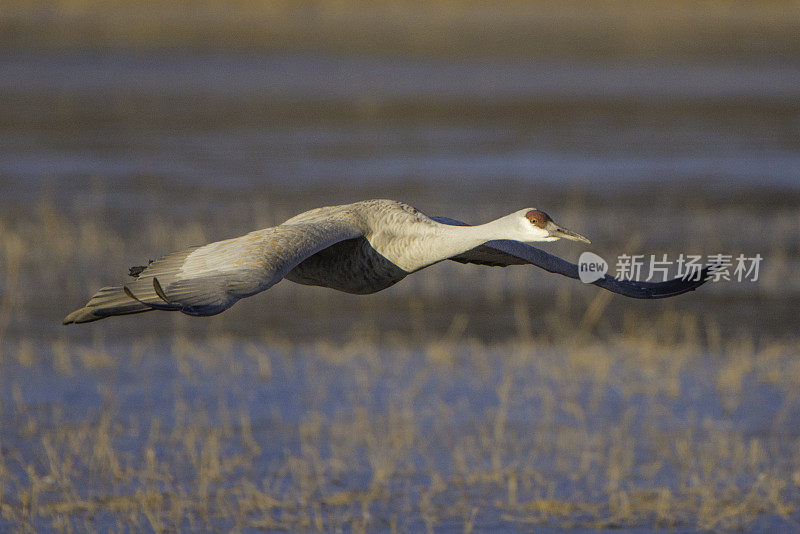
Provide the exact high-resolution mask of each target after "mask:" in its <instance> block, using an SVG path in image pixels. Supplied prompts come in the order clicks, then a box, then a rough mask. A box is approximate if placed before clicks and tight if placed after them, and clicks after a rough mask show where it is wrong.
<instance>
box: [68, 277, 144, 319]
mask: <svg viewBox="0 0 800 534" xmlns="http://www.w3.org/2000/svg"><path fill="white" fill-rule="evenodd" d="M152 309H155V308H154V307H153V306H148V305H147V304H144V303H143V302H141V301H140V300H136V299H134V298H131V297H130V296H128V294H127V292H126V291H125V288H123V287H121V286H115V287H104V288H103V289H101V290H100V291H98V292H97V293H95V294H94V296H93V297H92V298H91V299H90V300H89V302H87V303H86V305H85V306H84V307H83V308H81V309H79V310H75V311H74V312H72V313H70V314H69V315H67V316H66V317H65V318H64V324H72V323H75V324H78V323H89V322H92V321H99V320H100V319H105V318H106V317H111V316H112V315H129V314H131V313H142V312H146V311H150V310H152Z"/></svg>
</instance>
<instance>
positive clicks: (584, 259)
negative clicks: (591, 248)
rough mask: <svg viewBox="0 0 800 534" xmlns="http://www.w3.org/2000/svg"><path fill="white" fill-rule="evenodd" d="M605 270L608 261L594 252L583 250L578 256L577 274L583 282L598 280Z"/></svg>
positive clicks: (604, 273) (589, 282) (606, 269)
mask: <svg viewBox="0 0 800 534" xmlns="http://www.w3.org/2000/svg"><path fill="white" fill-rule="evenodd" d="M607 272H608V263H607V262H606V260H604V259H603V258H601V257H600V256H598V255H597V254H595V253H594V252H583V253H582V254H581V257H580V258H578V276H579V277H580V279H581V282H583V283H584V284H591V283H592V282H596V281H598V280H600V279H601V278H603V277H604V276H605V275H606V273H607Z"/></svg>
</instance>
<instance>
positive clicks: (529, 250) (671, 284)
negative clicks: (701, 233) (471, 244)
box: [431, 217, 713, 299]
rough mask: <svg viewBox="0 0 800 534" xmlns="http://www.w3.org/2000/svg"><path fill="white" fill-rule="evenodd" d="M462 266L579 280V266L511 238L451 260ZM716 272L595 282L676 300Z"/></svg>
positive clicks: (446, 221)
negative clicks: (517, 268)
mask: <svg viewBox="0 0 800 534" xmlns="http://www.w3.org/2000/svg"><path fill="white" fill-rule="evenodd" d="M431 218H432V219H433V220H435V221H438V222H440V223H443V224H450V225H453V226H469V225H468V224H466V223H464V222H461V221H458V220H456V219H450V218H448V217H431ZM450 259H451V260H453V261H457V262H459V263H475V264H478V265H491V266H496V267H506V266H508V265H525V264H528V263H529V264H531V265H535V266H537V267H540V268H542V269H544V270H545V271H549V272H551V273H556V274H560V275H563V276H568V277H569V278H575V279H579V278H580V277H579V275H578V266H577V265H575V264H574V263H571V262H568V261H567V260H564V259H561V258H559V257H558V256H554V255H552V254H548V253H547V252H545V251H543V250H540V249H538V248H536V247H532V246H530V245H526V244H525V243H520V242H519V241H513V240H508V239H498V240H495V241H488V242H486V243H484V244H483V245H480V246H478V247H475V248H473V249H472V250H468V251H466V252H464V253H462V254H458V255H456V256H453V257H452V258H450ZM711 272H713V266H711V267H706V268H704V269H703V270H702V271H701V272H700V275H699V276H696V278H697V279H696V280H688V279H685V278H673V279H672V280H668V281H666V282H640V281H638V280H619V279H617V278H614V277H613V276H610V275H605V277H603V278H601V279H600V280H597V281H596V282H592V283H593V284H594V285H596V286H599V287H602V288H603V289H606V290H608V291H611V292H612V293H619V294H620V295H624V296H626V297H631V298H636V299H662V298H666V297H674V296H677V295H680V294H682V293H686V292H688V291H693V290H695V289H697V288H698V287H700V286H701V285H703V284H704V283H705V282H706V281H707V280H708V277H709V274H710V273H711Z"/></svg>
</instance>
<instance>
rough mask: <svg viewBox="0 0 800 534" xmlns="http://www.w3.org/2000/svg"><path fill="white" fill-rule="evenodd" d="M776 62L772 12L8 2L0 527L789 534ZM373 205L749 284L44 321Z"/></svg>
mask: <svg viewBox="0 0 800 534" xmlns="http://www.w3.org/2000/svg"><path fill="white" fill-rule="evenodd" d="M798 34H800V4H798V3H797V2H783V1H780V2H779V1H775V2H770V1H765V2H758V3H752V2H739V1H702V2H683V1H679V2H626V1H621V0H612V1H605V2H571V1H568V2H555V1H552V2H551V1H533V2H522V1H519V2H508V1H501V2H478V1H471V0H467V1H436V2H404V1H393V0H389V1H376V2H362V1H359V2H352V3H348V2H340V1H337V0H319V1H304V2H277V1H275V2H272V1H270V2H254V1H245V0H242V1H233V0H229V1H217V2H210V1H209V2H201V1H171V0H164V1H155V2H152V1H148V2H139V1H121V0H120V1H116V0H112V1H104V2H100V1H94V0H63V1H59V0H52V1H45V2H41V1H39V2H37V1H20V0H6V1H5V2H4V3H3V6H2V8H0V429H2V430H0V526H2V527H14V528H16V527H22V528H33V529H40V528H46V527H49V528H54V529H57V530H58V529H63V530H69V529H76V528H77V529H102V530H107V529H123V528H132V529H134V530H138V529H141V528H145V529H150V530H154V531H160V530H164V529H175V528H184V529H191V530H198V529H200V530H202V529H226V530H227V529H233V530H248V529H288V530H295V529H305V530H315V529H316V530H325V531H326V530H332V529H336V528H346V529H349V530H369V531H373V530H385V531H397V530H400V531H418V530H422V529H428V530H429V531H431V530H445V531H462V530H463V531H473V530H476V531H481V530H493V531H497V530H503V529H506V530H513V531H518V530H519V529H522V530H529V529H533V528H536V529H537V530H540V529H542V528H544V529H552V530H559V529H562V528H590V529H595V528H620V527H625V528H646V529H647V528H665V529H670V528H671V529H678V530H681V529H683V530H687V531H692V530H696V529H720V530H725V529H731V528H748V529H758V528H771V529H774V528H782V529H785V528H791V529H800V523H798V520H799V519H800V513H799V512H798V509H800V486H799V485H800V433H798V431H797V428H798V424H800V394H798V391H800V388H798V387H797V385H798V381H800V363H798V361H796V360H797V357H798V356H800V354H798V353H799V352H800V351H799V350H798V349H799V348H800V337H798V332H799V330H798V324H800V323H799V320H800V316H799V315H798V311H797V310H798V309H800V308H798V305H800V269H799V268H798V259H799V257H800V210H799V209H798V208H800V40H798V39H797V35H798ZM368 198H393V199H397V200H402V201H405V202H407V203H409V204H412V205H413V206H415V207H417V208H418V209H420V210H421V211H423V212H425V213H427V214H429V215H445V216H449V217H453V218H457V219H461V220H464V221H467V222H470V223H480V222H485V221H487V220H490V219H494V218H496V217H499V216H501V215H504V214H507V213H509V212H511V211H513V210H516V209H520V208H523V207H527V206H535V207H537V208H539V209H542V210H544V211H547V212H548V213H549V214H550V215H551V216H552V217H553V218H554V219H555V220H556V221H557V222H559V223H560V224H563V225H564V226H566V227H567V228H571V229H574V230H576V231H578V232H580V233H582V234H584V235H587V236H588V237H589V238H591V239H592V241H593V244H592V246H591V247H590V249H591V250H592V251H595V252H597V253H598V254H600V255H601V256H603V257H604V258H606V259H607V260H608V261H609V263H611V266H612V269H613V267H614V263H615V260H616V258H617V256H618V255H619V254H622V253H625V254H645V255H648V256H649V255H650V254H656V255H659V256H660V255H662V254H667V255H668V257H669V258H670V259H675V258H677V256H678V255H679V254H680V253H684V254H699V255H703V256H706V257H707V256H708V255H711V254H720V253H722V254H732V255H734V257H735V256H736V255H738V254H744V255H745V256H747V257H753V256H755V255H756V254H760V255H761V256H762V257H763V258H764V261H763V262H762V264H761V268H760V272H759V277H758V280H757V281H756V282H736V281H729V282H720V283H715V284H707V285H705V286H703V287H702V288H700V289H699V290H698V291H696V292H694V293H692V294H687V295H683V296H680V297H677V298H674V299H668V300H663V301H654V302H640V301H632V300H630V299H625V298H623V297H620V296H616V295H611V294H607V293H605V292H600V291H599V290H598V289H597V288H595V287H592V286H584V285H583V284H580V283H578V282H576V281H573V280H569V279H566V278H562V277H557V276H555V275H551V274H548V273H545V272H544V271H540V270H538V269H536V268H533V267H510V268H507V269H500V268H486V267H479V266H462V265H457V264H452V265H449V264H440V265H437V266H434V267H433V268H430V269H427V270H425V271H423V272H420V273H417V274H415V275H414V276H411V277H409V278H408V279H406V280H404V281H403V282H402V283H400V284H398V285H397V286H395V287H392V288H390V289H389V290H386V291H384V292H381V293H378V294H376V295H371V296H366V297H357V296H352V295H345V294H339V293H335V292H332V291H330V290H327V289H321V288H310V287H305V286H297V285H294V284H291V283H289V282H283V283H281V284H279V285H278V286H276V287H274V288H272V289H270V290H269V291H268V292H267V293H264V294H262V295H258V296H256V297H254V298H251V299H247V300H245V301H243V302H241V303H239V304H237V305H236V306H235V307H234V308H233V309H231V310H230V311H228V312H226V313H224V314H222V315H220V316H217V317H213V318H208V319H196V318H189V317H185V316H182V315H178V314H165V313H164V314H162V313H160V312H154V313H149V314H143V315H138V316H132V317H127V318H113V319H110V320H105V321H101V322H97V323H93V324H90V325H80V326H77V327H69V328H67V327H63V326H61V324H60V323H61V319H62V318H63V316H64V315H66V314H67V313H68V312H70V311H72V310H73V309H75V308H77V307H79V306H81V305H82V304H83V303H84V302H85V301H86V300H87V299H88V297H89V296H90V295H91V294H92V293H93V292H94V291H95V290H96V289H97V288H99V287H101V286H104V285H115V284H118V283H119V282H120V281H121V280H122V279H123V278H124V276H125V273H127V269H128V267H130V266H131V265H139V264H142V263H145V262H146V261H147V260H148V259H153V258H156V257H159V256H161V255H163V254H165V253H168V252H170V251H172V250H174V249H177V248H180V247H183V246H185V245H188V244H202V243H206V242H209V241H213V240H218V239H223V238H227V237H232V236H237V235H241V234H243V233H246V232H248V231H250V230H252V229H256V228H262V227H266V226H271V225H274V224H278V223H280V222H281V221H283V220H285V219H287V218H289V217H291V216H293V215H295V214H297V213H299V212H301V211H304V210H307V209H310V208H313V207H316V206H320V205H330V204H337V203H348V202H353V201H357V200H363V199H368ZM542 248H545V249H546V250H548V251H550V252H553V253H555V254H558V255H560V256H562V257H565V258H567V259H569V260H571V261H576V260H577V258H578V256H579V254H580V252H582V251H583V250H584V249H583V248H581V247H580V246H579V245H577V244H575V243H571V242H568V243H554V244H547V245H544V246H543V247H542ZM534 311H535V312H536V313H534Z"/></svg>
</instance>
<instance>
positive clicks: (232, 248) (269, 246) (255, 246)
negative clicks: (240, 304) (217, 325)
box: [64, 217, 362, 324]
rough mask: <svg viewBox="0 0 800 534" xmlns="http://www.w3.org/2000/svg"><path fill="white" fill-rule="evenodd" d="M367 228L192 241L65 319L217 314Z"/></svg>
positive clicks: (268, 231) (289, 229)
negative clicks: (203, 242) (164, 312)
mask: <svg viewBox="0 0 800 534" xmlns="http://www.w3.org/2000/svg"><path fill="white" fill-rule="evenodd" d="M361 235H362V232H361V231H360V230H359V229H358V228H357V227H356V226H355V225H354V224H352V222H351V221H349V220H347V219H346V218H344V217H342V218H336V217H330V218H329V219H327V220H319V218H316V219H313V220H308V221H297V222H294V223H284V224H282V225H280V226H275V227H272V228H265V229H264V230H258V231H255V232H251V233H249V234H247V235H244V236H241V237H237V238H234V239H228V240H225V241H218V242H215V243H211V244H208V245H205V246H200V247H188V248H186V249H183V250H180V251H177V252H173V253H172V254H168V255H167V256H164V257H163V258H160V259H158V260H156V261H154V262H152V263H150V264H149V265H147V266H144V267H136V268H133V269H132V270H131V275H132V276H134V280H132V281H131V282H129V283H127V284H124V285H121V286H115V287H105V288H103V289H101V290H100V291H98V292H97V293H96V294H95V295H94V296H93V297H92V298H91V300H89V302H88V303H87V304H86V305H85V306H84V307H83V308H81V309H79V310H76V311H74V312H72V313H71V314H69V315H68V316H67V317H66V318H65V319H64V324H69V323H84V322H89V321H96V320H98V319H103V318H105V317H109V316H111V315H126V314H131V313H140V312H144V311H149V310H173V311H180V312H183V313H186V314H188V315H215V314H217V313H220V312H222V311H224V310H226V309H228V308H229V307H231V306H232V305H233V304H235V303H236V302H237V301H238V300H239V299H241V298H244V297H247V296H250V295H253V294H254V293H258V292H260V291H264V290H265V289H268V288H269V287H271V286H273V285H274V284H276V283H277V282H279V281H280V280H281V279H282V278H283V277H284V276H286V274H287V273H288V272H289V271H290V270H291V269H292V268H294V267H295V266H296V265H297V264H299V263H300V262H302V261H303V260H305V259H306V258H308V257H309V256H311V255H313V254H315V253H317V252H319V251H320V250H322V249H324V248H326V247H329V246H331V245H333V244H335V243H338V242H339V241H343V240H345V239H352V238H355V237H359V236H361Z"/></svg>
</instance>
